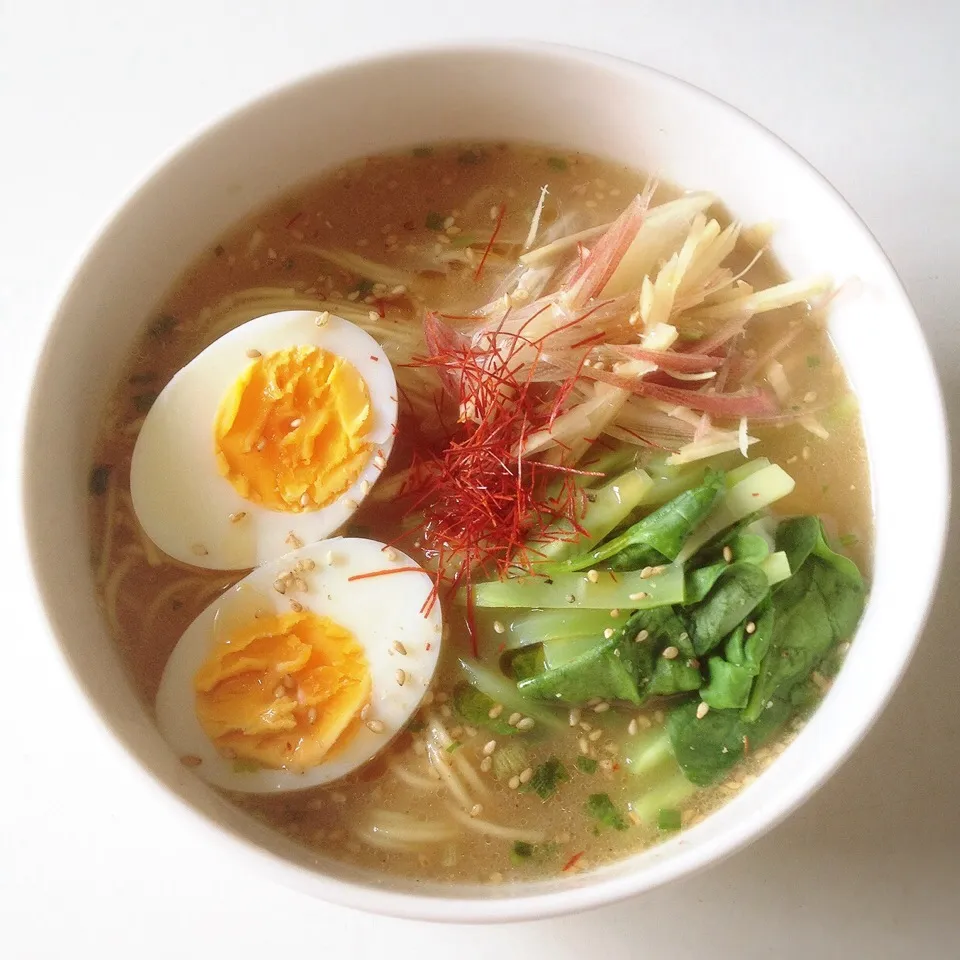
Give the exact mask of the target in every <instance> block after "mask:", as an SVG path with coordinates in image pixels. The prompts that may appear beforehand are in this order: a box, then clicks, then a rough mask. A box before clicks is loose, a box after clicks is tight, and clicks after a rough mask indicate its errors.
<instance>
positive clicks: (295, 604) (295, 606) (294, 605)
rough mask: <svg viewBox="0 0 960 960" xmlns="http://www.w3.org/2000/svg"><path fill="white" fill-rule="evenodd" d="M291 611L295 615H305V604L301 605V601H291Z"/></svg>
mask: <svg viewBox="0 0 960 960" xmlns="http://www.w3.org/2000/svg"><path fill="white" fill-rule="evenodd" d="M290 609H291V610H292V611H293V612H294V613H303V604H302V603H300V601H299V600H291V601H290Z"/></svg>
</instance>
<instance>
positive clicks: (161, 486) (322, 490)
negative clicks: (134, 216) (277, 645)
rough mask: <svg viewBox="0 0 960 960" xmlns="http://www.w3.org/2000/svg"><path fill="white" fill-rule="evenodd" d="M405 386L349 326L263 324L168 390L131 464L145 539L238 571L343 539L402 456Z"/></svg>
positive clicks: (290, 319) (289, 315)
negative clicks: (398, 431) (390, 463)
mask: <svg viewBox="0 0 960 960" xmlns="http://www.w3.org/2000/svg"><path fill="white" fill-rule="evenodd" d="M396 422H397V386H396V380H395V379H394V375H393V369H392V368H391V366H390V361H389V360H388V359H387V357H386V354H384V352H383V350H382V349H381V347H380V345H379V344H378V343H377V342H376V341H375V340H374V339H373V338H372V337H371V336H370V335H369V334H368V333H366V332H365V331H363V330H361V329H360V328H359V327H357V326H355V325H354V324H352V323H349V322H348V321H346V320H343V319H341V318H340V317H335V316H331V315H330V314H318V313H314V312H310V311H291V312H285V313H273V314H268V315H267V316H263V317H258V318H257V319H255V320H251V321H249V322H248V323H245V324H243V325H242V326H240V327H237V328H236V329H235V330H231V331H230V332H229V333H227V334H224V336H222V337H220V339H219V340H216V341H215V342H214V343H212V344H210V346H208V347H207V348H206V349H205V350H204V351H203V352H202V353H200V354H199V355H198V356H197V357H195V358H194V359H193V360H192V361H190V363H188V364H187V365H186V366H185V367H184V368H183V369H182V370H180V371H179V372H178V373H177V374H176V375H175V376H174V377H173V379H172V380H171V381H170V382H169V383H168V384H167V385H166V387H164V389H163V391H162V392H161V393H160V395H159V397H157V399H156V401H155V403H154V404H153V406H152V407H151V409H150V411H149V413H148V414H147V416H146V419H145V420H144V422H143V426H142V428H141V430H140V434H139V436H138V437H137V443H136V446H135V448H134V452H133V461H132V463H131V467H130V494H131V497H132V499H133V507H134V510H135V512H136V514H137V518H138V519H139V521H140V524H141V526H142V527H143V529H144V531H145V533H146V534H147V536H148V537H150V539H151V540H153V541H154V543H156V544H157V546H158V547H160V549H161V550H163V551H164V552H165V553H167V554H169V555H170V556H171V557H174V558H175V559H177V560H182V561H184V562H186V563H191V564H193V565H195V566H199V567H208V568H211V569H216V570H241V569H247V568H249V567H254V566H256V565H257V564H259V563H263V562H264V561H267V560H272V559H274V558H275V557H279V556H282V555H283V554H284V553H286V552H287V551H289V550H290V548H291V545H293V546H296V545H297V544H298V543H311V542H314V541H316V540H320V539H322V538H323V537H326V536H329V535H330V534H331V533H333V532H335V531H336V530H337V529H338V528H339V527H340V526H341V525H342V524H343V523H344V522H345V521H346V520H347V519H348V518H349V517H350V515H351V514H352V513H353V512H354V511H355V510H356V509H357V506H358V505H359V504H360V502H361V501H362V500H363V498H364V497H365V496H366V495H367V493H368V492H369V490H370V488H371V487H372V486H373V484H374V483H375V482H376V480H377V478H378V477H379V475H380V472H381V471H382V469H383V467H384V466H385V465H386V460H387V457H388V456H389V455H390V450H391V449H392V447H393V438H394V431H395V427H396Z"/></svg>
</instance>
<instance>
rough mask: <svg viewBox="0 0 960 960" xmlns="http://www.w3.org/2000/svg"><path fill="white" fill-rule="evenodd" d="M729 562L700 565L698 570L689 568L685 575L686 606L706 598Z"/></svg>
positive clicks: (684, 592) (684, 599)
mask: <svg viewBox="0 0 960 960" xmlns="http://www.w3.org/2000/svg"><path fill="white" fill-rule="evenodd" d="M728 566H729V564H728V563H727V562H726V561H723V560H722V561H720V563H711V564H709V565H707V566H705V567H698V568H697V569H696V570H687V571H685V572H684V576H683V602H684V605H686V606H692V605H693V604H695V603H700V602H701V601H702V600H705V599H706V597H707V594H708V593H709V592H710V591H711V590H712V589H713V585H714V584H715V583H716V582H717V581H718V580H719V579H720V577H721V576H722V575H723V571H724V570H726V569H727V567H728Z"/></svg>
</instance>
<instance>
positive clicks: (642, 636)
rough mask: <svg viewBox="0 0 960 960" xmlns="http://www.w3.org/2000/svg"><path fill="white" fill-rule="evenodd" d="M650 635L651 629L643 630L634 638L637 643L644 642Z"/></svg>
mask: <svg viewBox="0 0 960 960" xmlns="http://www.w3.org/2000/svg"><path fill="white" fill-rule="evenodd" d="M649 636H650V631H649V630H641V631H640V632H639V633H638V634H637V635H636V636H635V637H634V638H633V639H634V642H635V643H643V641H644V640H646V639H647V637H649Z"/></svg>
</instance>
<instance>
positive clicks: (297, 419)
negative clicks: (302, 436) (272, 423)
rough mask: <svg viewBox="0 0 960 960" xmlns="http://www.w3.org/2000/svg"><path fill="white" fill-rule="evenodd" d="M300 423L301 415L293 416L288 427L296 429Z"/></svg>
mask: <svg viewBox="0 0 960 960" xmlns="http://www.w3.org/2000/svg"><path fill="white" fill-rule="evenodd" d="M301 423H303V417H295V418H294V419H293V420H291V421H290V429H291V430H296V429H297V427H299V426H300V424H301Z"/></svg>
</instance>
